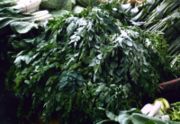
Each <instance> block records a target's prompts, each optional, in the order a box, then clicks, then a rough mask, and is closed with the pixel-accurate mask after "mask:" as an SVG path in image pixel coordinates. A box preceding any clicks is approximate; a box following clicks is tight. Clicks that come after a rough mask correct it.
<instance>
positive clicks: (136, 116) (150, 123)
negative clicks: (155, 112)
mask: <svg viewBox="0 0 180 124" xmlns="http://www.w3.org/2000/svg"><path fill="white" fill-rule="evenodd" d="M105 113H106V116H107V119H104V120H102V121H99V122H98V123H96V124H178V123H179V122H175V121H162V120H160V119H158V118H153V117H147V116H146V115H143V114H141V112H140V111H139V110H137V109H134V108H133V109H130V110H127V111H120V112H119V114H118V115H115V114H114V113H112V112H110V111H105Z"/></svg>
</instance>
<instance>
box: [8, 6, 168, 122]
mask: <svg viewBox="0 0 180 124" xmlns="http://www.w3.org/2000/svg"><path fill="white" fill-rule="evenodd" d="M110 7H111V6H109V5H108V6H100V7H94V8H92V9H86V10H85V11H83V12H82V13H80V14H78V15H77V14H68V15H64V16H62V17H60V18H56V19H54V20H52V21H50V22H49V24H48V26H47V27H46V30H45V31H42V33H41V35H38V36H36V37H35V38H28V37H26V38H25V37H23V39H22V36H18V35H17V36H15V37H12V38H11V39H10V41H9V42H10V43H11V44H12V46H14V48H15V50H12V51H11V53H10V54H9V55H10V56H12V60H13V61H14V65H13V66H12V67H11V69H10V71H9V74H8V79H7V82H9V83H8V87H11V88H12V89H13V90H14V91H15V93H16V95H17V96H18V97H19V98H20V100H21V103H22V106H21V108H22V110H20V113H19V114H20V118H29V117H31V116H32V115H34V114H36V115H40V116H41V117H43V118H44V119H46V121H48V119H49V118H51V117H52V116H53V115H56V116H58V118H59V119H60V122H62V123H64V124H70V123H74V124H75V123H78V124H80V123H95V122H96V121H98V120H100V119H101V118H102V117H104V116H105V115H104V113H103V112H101V109H100V108H105V109H107V110H110V111H113V112H115V113H118V111H119V110H120V109H128V108H130V107H132V106H134V107H137V106H139V105H141V104H142V102H143V99H144V98H147V97H148V98H149V97H150V96H149V95H151V97H153V94H154V93H155V91H156V89H157V86H158V83H159V82H160V81H161V75H160V72H163V71H165V68H164V67H165V59H166V54H165V53H166V51H167V43H166V41H165V40H164V38H163V37H162V36H161V35H160V34H158V32H150V31H146V30H141V29H140V28H138V27H135V26H128V24H129V20H128V19H127V18H124V17H125V14H123V13H121V14H119V15H118V16H121V18H122V19H121V20H119V19H116V18H115V17H114V16H112V15H111V12H112V11H109V10H112V8H110ZM114 11H115V10H114ZM135 94H136V95H135ZM27 100H28V101H30V103H29V104H28V105H29V107H28V108H27V110H25V109H23V106H25V104H26V103H27ZM26 107H27V106H26ZM27 113H28V114H27ZM24 115H26V116H24Z"/></svg>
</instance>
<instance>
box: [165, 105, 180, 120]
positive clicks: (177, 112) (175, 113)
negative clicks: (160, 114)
mask: <svg viewBox="0 0 180 124" xmlns="http://www.w3.org/2000/svg"><path fill="white" fill-rule="evenodd" d="M168 113H169V115H170V117H171V119H172V120H173V121H180V102H176V103H173V104H171V108H170V110H169V112H168Z"/></svg>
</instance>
